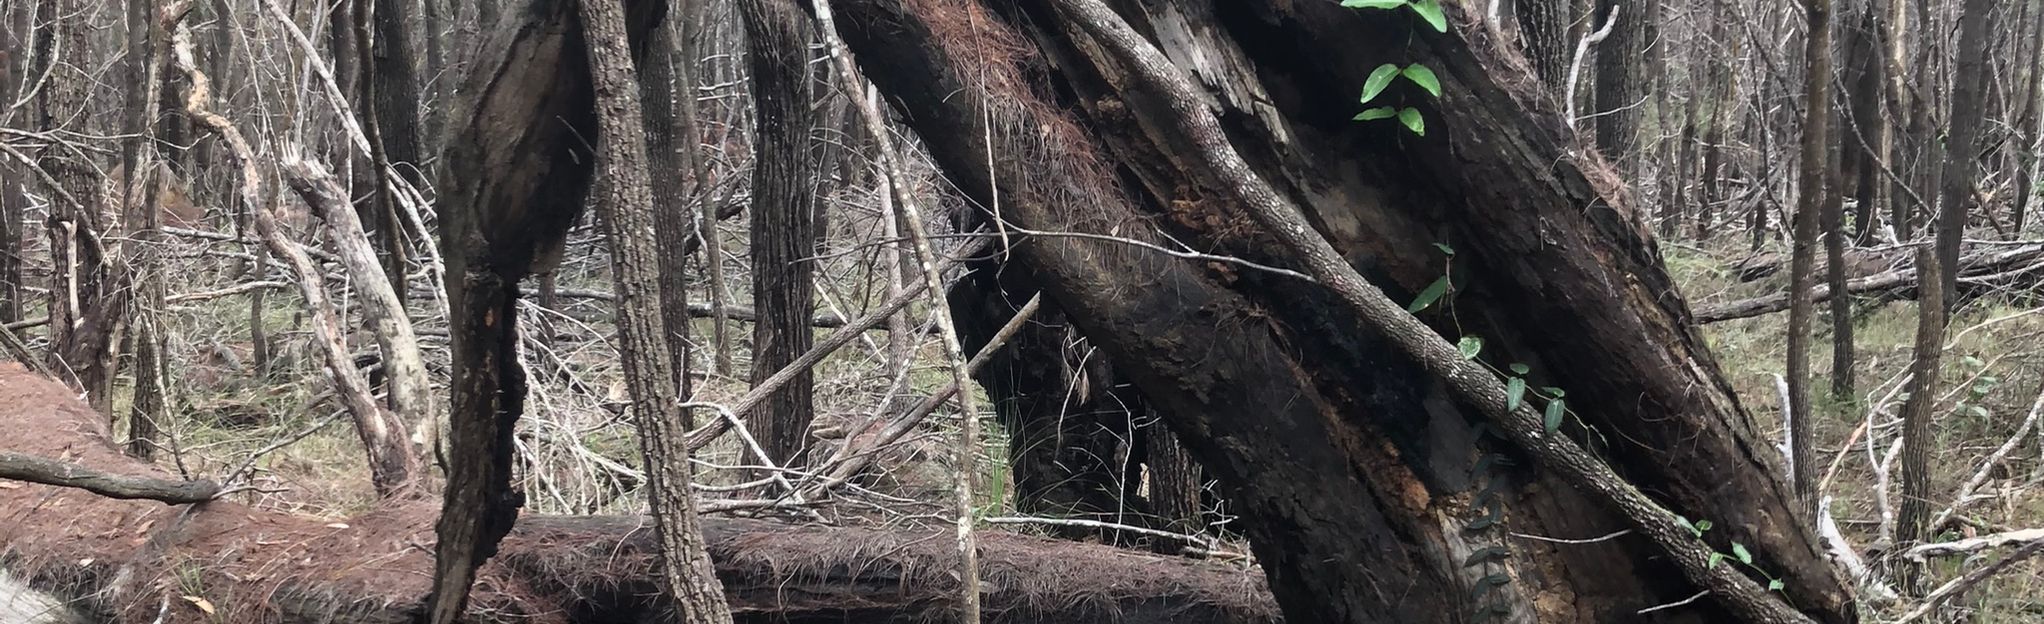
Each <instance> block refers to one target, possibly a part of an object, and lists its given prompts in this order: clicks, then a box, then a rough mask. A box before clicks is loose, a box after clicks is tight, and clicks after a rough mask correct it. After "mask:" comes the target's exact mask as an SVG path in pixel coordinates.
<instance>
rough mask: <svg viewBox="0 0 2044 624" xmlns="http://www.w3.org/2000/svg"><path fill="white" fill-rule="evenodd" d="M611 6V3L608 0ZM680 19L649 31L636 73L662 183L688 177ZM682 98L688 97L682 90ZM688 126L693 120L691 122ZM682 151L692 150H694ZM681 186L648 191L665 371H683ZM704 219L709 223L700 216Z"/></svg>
mask: <svg viewBox="0 0 2044 624" xmlns="http://www.w3.org/2000/svg"><path fill="white" fill-rule="evenodd" d="M610 1H615V0H610ZM685 20H686V18H685V16H684V15H682V14H680V13H677V12H674V11H673V10H671V9H670V12H669V14H668V16H667V18H666V19H662V20H660V23H659V24H658V25H655V26H654V27H653V35H652V40H651V41H650V42H648V43H647V45H648V46H649V49H648V50H647V52H646V65H645V71H643V72H641V73H640V74H639V76H640V86H639V89H640V91H639V97H640V101H641V102H643V103H644V108H645V135H646V158H647V160H646V163H645V165H644V166H645V167H646V169H647V170H648V173H649V174H650V175H656V176H659V179H662V180H679V179H682V178H684V177H686V176H687V175H688V171H686V170H685V169H684V166H683V163H682V161H681V157H680V153H679V151H680V150H681V149H684V148H683V146H682V144H681V138H682V137H693V136H694V134H693V133H692V132H687V131H688V130H689V129H690V128H691V126H684V125H682V123H681V122H682V120H681V119H679V118H678V116H677V115H676V114H675V104H674V96H675V91H676V89H675V74H676V73H677V72H676V71H675V62H674V57H675V42H676V32H677V31H678V30H680V28H681V25H682V23H683V22H684V21H685ZM683 95H685V96H689V97H693V94H691V93H688V92H686V91H684V92H683ZM690 121H693V120H690ZM686 149H689V150H694V149H695V146H694V145H689V146H687V148H686ZM684 191H685V189H683V188H682V186H681V185H680V184H674V183H666V184H655V185H652V187H651V193H652V195H651V202H652V203H651V205H650V206H649V210H650V211H651V212H652V215H651V216H652V219H653V233H654V238H655V239H656V240H657V243H658V247H657V248H659V249H665V250H670V251H669V252H668V253H661V254H657V260H658V261H659V269H660V270H659V284H660V326H661V330H660V335H661V336H662V337H663V339H664V340H666V342H667V355H668V357H669V358H670V362H669V368H671V369H672V370H675V371H687V370H688V368H689V367H688V360H689V353H690V351H691V349H690V348H689V339H688V334H689V327H688V326H689V315H688V255H687V254H683V253H673V252H672V251H671V250H675V249H680V248H681V246H682V245H683V244H684V243H685V242H686V241H687V240H688V239H689V237H690V236H691V235H692V234H693V232H691V231H690V230H691V229H692V228H691V226H690V223H689V208H688V205H687V201H688V197H687V195H686V194H685V193H684ZM705 218H714V217H711V216H708V215H707V214H706V215H705ZM680 382H681V396H684V397H686V396H689V395H690V394H691V393H690V391H689V389H690V386H689V378H688V376H686V375H683V376H682V377H681V378H680Z"/></svg>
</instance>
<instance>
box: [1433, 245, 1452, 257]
mask: <svg viewBox="0 0 2044 624" xmlns="http://www.w3.org/2000/svg"><path fill="white" fill-rule="evenodd" d="M1434 249H1439V250H1441V253H1444V254H1447V255H1450V256H1452V255H1455V248H1454V247H1449V246H1448V244H1447V243H1434Z"/></svg>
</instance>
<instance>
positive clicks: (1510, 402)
mask: <svg viewBox="0 0 2044 624" xmlns="http://www.w3.org/2000/svg"><path fill="white" fill-rule="evenodd" d="M1525 402H1526V378H1525V377H1513V378H1511V379H1507V380H1505V409H1507V410H1516V409H1519V405H1520V404H1522V403H1525Z"/></svg>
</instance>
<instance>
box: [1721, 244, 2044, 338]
mask: <svg viewBox="0 0 2044 624" xmlns="http://www.w3.org/2000/svg"><path fill="white" fill-rule="evenodd" d="M2039 283H2044V245H2023V246H2018V247H2009V248H2004V249H1999V250H1995V251H1990V252H1984V253H1978V254H1974V255H1971V256H1967V257H1966V258H1965V259H1964V260H1962V261H1960V267H1959V293H1957V294H1958V296H1961V297H1973V296H1978V295H1980V294H1981V293H1984V292H1991V291H1995V290H2002V289H2008V288H2031V287H2035V286H2036V285H2038V284H2039ZM1813 290H1814V291H1815V295H1814V296H1815V297H1816V301H1817V302H1819V303H1822V302H1824V301H1828V300H1830V299H1831V288H1830V287H1829V286H1827V285H1824V284H1818V285H1817V287H1816V288H1814V289H1813ZM1845 291H1846V292H1847V293H1850V294H1852V295H1859V296H1874V297H1877V298H1881V299H1911V298H1915V297H1916V267H1914V266H1906V267H1902V268H1898V269H1892V270H1888V271H1883V272H1881V273H1876V274H1873V275H1868V276H1866V277H1861V278H1858V279H1855V280H1852V281H1851V282H1848V283H1847V284H1846V287H1845ZM1788 307H1789V295H1788V293H1786V292H1780V293H1774V294H1769V295H1764V296H1760V297H1753V298H1751V299H1741V300H1738V301H1730V302H1725V303H1718V304H1711V305H1704V306H1698V307H1697V308H1696V322H1698V323H1717V322H1721V321H1730V320H1734V319H1742V318H1751V317H1755V316H1760V315H1763V314H1773V313H1775V312H1780V311H1783V310H1787V309H1788Z"/></svg>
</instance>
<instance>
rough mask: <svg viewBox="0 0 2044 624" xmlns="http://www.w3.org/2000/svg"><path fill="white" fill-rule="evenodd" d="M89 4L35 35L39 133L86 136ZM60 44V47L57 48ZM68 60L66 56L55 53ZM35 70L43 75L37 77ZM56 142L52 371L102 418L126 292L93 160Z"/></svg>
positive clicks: (48, 160)
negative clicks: (115, 267) (66, 378)
mask: <svg viewBox="0 0 2044 624" xmlns="http://www.w3.org/2000/svg"><path fill="white" fill-rule="evenodd" d="M89 4H90V3H88V2H86V1H85V0H65V1H63V2H57V3H54V4H52V5H51V8H53V9H55V11H54V12H53V13H51V15H50V17H49V18H48V19H46V20H45V21H43V23H42V26H41V27H40V28H38V30H37V34H36V57H37V58H38V59H40V61H41V62H42V63H45V67H46V68H47V69H48V70H49V72H48V77H47V78H46V79H44V81H43V84H42V86H41V88H40V90H39V91H37V94H36V95H37V112H38V120H37V121H38V124H37V125H38V126H40V127H41V129H42V130H43V131H45V132H56V131H59V130H69V131H71V132H84V133H90V132H93V131H94V128H92V127H91V126H92V124H91V120H92V119H93V118H94V117H93V116H92V115H91V114H90V113H89V112H88V111H87V109H86V105H87V103H88V98H89V90H90V86H91V85H92V83H93V80H94V78H93V76H91V75H89V74H87V73H86V71H87V69H88V67H90V65H89V63H87V62H85V61H84V60H83V59H84V58H85V57H86V55H88V54H90V52H91V50H92V47H91V39H90V38H89V37H87V36H86V35H87V28H88V24H86V23H85V20H86V18H87V17H88V16H89V15H90V11H89V9H88V6H89ZM60 41H61V43H59V42H60ZM58 53H62V54H65V55H67V56H66V58H64V59H57V58H54V56H55V55H56V54H58ZM37 73H41V72H37ZM84 158H85V157H84V156H83V155H82V154H78V153H75V152H74V151H72V150H71V149H70V148H68V147H65V146H62V145H51V146H48V147H45V148H43V150H42V152H41V154H39V155H38V160H39V162H38V163H37V164H38V166H39V167H40V168H41V169H42V170H43V171H46V172H48V173H49V179H51V180H54V181H55V182H56V187H54V188H48V189H45V193H46V194H47V195H48V196H49V197H51V198H52V201H51V203H50V206H51V209H50V212H49V217H48V219H47V221H46V222H45V224H44V225H45V227H46V228H47V229H48V234H49V244H50V256H51V257H50V265H51V283H50V289H49V293H50V294H49V301H48V308H49V311H50V325H49V327H50V359H51V361H50V368H52V369H54V370H58V371H64V372H65V373H66V374H68V375H70V376H71V381H72V382H73V383H75V384H77V386H78V388H79V389H80V390H82V391H84V392H85V393H86V396H87V398H88V400H90V401H91V402H92V405H93V408H94V409H96V410H98V411H99V412H100V413H101V414H108V415H111V414H112V413H113V396H112V395H113V377H114V370H113V367H114V361H113V337H114V334H115V333H116V332H117V327H118V325H119V324H120V320H121V316H122V314H121V313H122V310H123V308H124V307H125V306H126V305H127V304H126V302H125V297H126V293H127V289H125V288H116V287H115V284H114V282H115V281H116V276H114V275H111V274H110V273H109V272H108V270H107V269H108V267H109V266H110V263H111V262H113V261H114V257H113V256H112V252H111V251H110V250H109V248H108V247H107V244H106V238H105V236H106V235H108V234H109V233H110V231H109V229H108V228H110V227H111V226H112V225H113V222H112V220H111V217H110V216H109V215H108V210H107V208H109V206H110V204H108V203H107V200H106V198H105V197H102V196H101V184H100V180H99V176H98V175H97V174H96V173H95V172H94V169H93V166H92V163H90V162H88V161H86V160H84Z"/></svg>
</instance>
